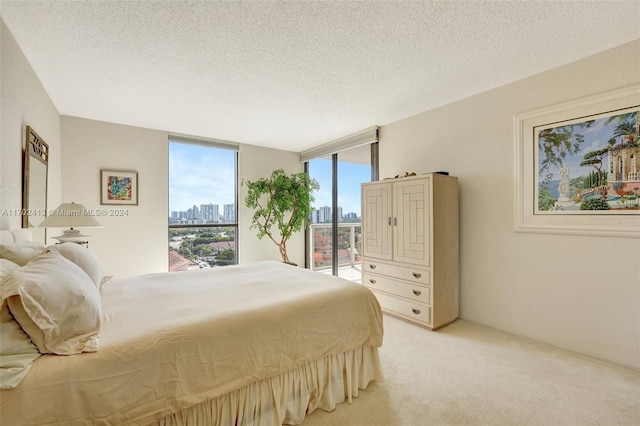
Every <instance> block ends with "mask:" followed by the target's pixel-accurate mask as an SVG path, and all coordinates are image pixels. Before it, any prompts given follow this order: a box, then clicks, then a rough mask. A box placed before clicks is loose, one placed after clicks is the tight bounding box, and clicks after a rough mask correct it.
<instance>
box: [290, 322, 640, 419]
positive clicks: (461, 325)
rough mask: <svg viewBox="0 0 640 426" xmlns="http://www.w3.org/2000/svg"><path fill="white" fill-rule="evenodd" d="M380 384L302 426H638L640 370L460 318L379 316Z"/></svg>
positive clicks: (313, 414)
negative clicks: (419, 322) (431, 322)
mask: <svg viewBox="0 0 640 426" xmlns="http://www.w3.org/2000/svg"><path fill="white" fill-rule="evenodd" d="M384 325H385V336H384V344H383V346H382V348H380V359H381V362H382V368H383V370H384V374H385V383H384V384H378V383H372V384H370V385H369V387H368V388H367V389H365V390H362V391H360V394H359V396H358V397H357V398H355V399H354V400H353V403H351V404H349V403H343V404H340V405H338V406H337V407H336V408H335V410H333V412H331V413H327V412H324V411H321V410H316V411H315V412H314V413H312V414H311V415H309V416H308V417H307V418H306V419H305V421H304V422H303V423H302V426H314V425H322V426H360V425H361V426H376V425H379V426H418V425H474V426H476V425H563V426H564V425H576V426H578V425H579V426H585V425H607V426H610V425H640V372H639V371H635V370H632V369H627V368H623V367H619V366H616V365H612V364H607V363H605V362H601V361H598V360H595V359H592V358H588V357H584V356H581V355H578V354H575V353H572V352H568V351H564V350H561V349H558V348H555V347H552V346H548V345H545V344H542V343H539V342H535V341H533V340H529V339H526V338H522V337H518V336H514V335H512V334H508V333H505V332H502V331H499V330H495V329H491V328H487V327H483V326H480V325H477V324H474V323H470V322H467V321H461V320H458V321H456V322H455V323H453V324H450V325H448V326H447V327H445V328H442V329H440V330H439V331H436V332H431V331H428V330H425V329H422V328H419V327H416V326H414V325H411V324H409V323H406V322H404V321H400V320H398V319H395V318H392V317H389V316H387V315H385V317H384Z"/></svg>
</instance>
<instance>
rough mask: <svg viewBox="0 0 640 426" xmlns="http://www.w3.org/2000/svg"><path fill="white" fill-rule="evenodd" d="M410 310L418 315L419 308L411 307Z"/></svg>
mask: <svg viewBox="0 0 640 426" xmlns="http://www.w3.org/2000/svg"><path fill="white" fill-rule="evenodd" d="M411 312H413V313H414V314H416V315H420V309H416V308H411Z"/></svg>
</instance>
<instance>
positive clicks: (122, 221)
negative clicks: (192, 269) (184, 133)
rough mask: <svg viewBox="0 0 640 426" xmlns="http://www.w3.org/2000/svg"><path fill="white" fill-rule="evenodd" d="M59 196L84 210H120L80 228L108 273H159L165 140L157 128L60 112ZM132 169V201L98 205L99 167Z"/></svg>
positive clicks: (164, 246) (163, 261)
mask: <svg viewBox="0 0 640 426" xmlns="http://www.w3.org/2000/svg"><path fill="white" fill-rule="evenodd" d="M62 140H63V144H62V148H63V157H62V166H63V174H62V188H63V190H62V196H63V200H64V201H65V202H71V201H73V202H76V203H81V204H83V205H84V206H85V207H86V208H87V209H90V210H97V209H105V208H106V210H107V212H108V211H109V210H120V211H123V212H124V213H126V216H101V217H96V219H97V220H98V221H99V222H100V224H101V225H102V226H103V227H102V228H97V229H96V228H86V229H84V231H85V233H87V234H90V235H91V238H90V239H89V241H90V242H89V244H90V249H91V251H93V252H94V253H96V255H97V256H98V257H99V258H100V259H101V260H102V262H103V263H104V265H105V272H106V273H107V274H108V275H115V276H130V275H137V274H145V273H151V272H164V271H166V270H167V263H168V234H167V224H168V219H167V218H168V207H167V206H168V200H167V194H168V176H167V167H168V145H167V134H166V132H162V131H159V130H150V129H143V128H139V127H132V126H123V125H119V124H113V123H105V122H101V121H94V120H87V119H83V118H76V117H68V116H62ZM101 169H111V170H134V171H137V172H138V205H137V206H103V205H100V170H101Z"/></svg>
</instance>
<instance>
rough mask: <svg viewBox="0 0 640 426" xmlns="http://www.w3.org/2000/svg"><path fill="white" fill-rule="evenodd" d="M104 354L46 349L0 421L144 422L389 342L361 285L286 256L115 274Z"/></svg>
mask: <svg viewBox="0 0 640 426" xmlns="http://www.w3.org/2000/svg"><path fill="white" fill-rule="evenodd" d="M102 293H103V315H104V318H103V328H102V331H101V336H100V349H99V351H98V352H96V353H83V354H79V355H72V356H56V355H45V356H42V357H40V358H39V359H38V360H37V361H36V362H35V363H34V365H33V368H32V370H31V371H30V372H29V374H28V375H27V377H26V378H25V379H24V381H23V382H22V383H21V384H20V386H19V387H18V388H16V389H13V390H3V391H2V393H1V394H0V400H1V407H0V408H1V411H0V413H1V414H0V422H1V423H2V424H7V425H8V424H54V423H55V424H64V423H66V424H85V423H92V424H121V423H125V422H133V423H144V422H148V421H152V420H153V419H159V418H162V417H165V416H167V415H169V414H171V413H174V412H177V411H180V410H183V409H185V408H187V407H190V406H193V405H195V404H198V403H201V402H203V401H205V400H209V399H213V398H215V397H218V396H220V395H222V394H225V393H227V392H229V391H231V390H234V389H238V388H241V387H243V386H246V385H247V384H250V383H253V382H256V381H259V380H262V379H265V378H269V377H273V376H277V375H278V374H281V373H283V372H285V371H288V370H291V369H292V368H296V367H298V366H300V365H303V364H305V363H308V362H311V361H315V360H318V359H320V358H322V357H325V356H328V355H332V354H338V353H341V352H345V351H349V350H353V349H356V348H359V347H362V346H372V347H378V346H380V345H381V344H382V334H383V329H382V315H381V312H380V307H379V305H378V302H377V301H376V298H375V297H374V296H373V294H372V293H371V292H370V291H369V290H367V289H366V288H365V287H364V286H361V285H358V284H355V283H351V282H348V281H345V280H342V279H339V278H336V277H332V276H328V275H324V274H319V273H316V272H312V271H308V270H305V269H302V268H296V267H292V266H289V265H285V264H281V263H278V262H257V263H253V264H247V265H243V266H231V267H225V268H218V269H211V270H201V271H189V272H174V273H166V274H151V275H144V276H139V277H133V278H127V279H119V280H113V281H112V282H110V283H108V284H107V285H106V286H105V287H104V288H103V290H102Z"/></svg>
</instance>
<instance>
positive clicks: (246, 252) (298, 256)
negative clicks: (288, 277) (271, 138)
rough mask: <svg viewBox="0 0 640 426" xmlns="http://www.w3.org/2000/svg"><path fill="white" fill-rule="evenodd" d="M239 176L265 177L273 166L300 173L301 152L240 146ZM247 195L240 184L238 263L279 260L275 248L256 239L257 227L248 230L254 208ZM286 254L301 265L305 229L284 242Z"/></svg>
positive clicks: (266, 239)
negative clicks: (248, 205)
mask: <svg viewBox="0 0 640 426" xmlns="http://www.w3.org/2000/svg"><path fill="white" fill-rule="evenodd" d="M238 155H239V163H240V164H239V175H240V179H243V178H244V179H247V180H256V179H259V178H262V177H268V176H269V175H271V172H272V171H273V170H275V169H279V168H281V169H284V171H285V172H287V173H300V172H302V171H303V165H302V163H301V162H300V154H298V153H294V152H288V151H281V150H277V149H269V148H262V147H259V146H254V145H241V146H240V151H239V154H238ZM246 196H247V188H246V187H244V186H240V188H239V193H238V210H239V214H238V233H239V242H238V244H239V251H238V253H239V255H240V258H239V261H240V263H244V262H251V261H255V260H278V261H282V257H280V252H279V251H278V247H276V245H275V244H274V243H273V242H272V241H271V240H270V239H269V237H264V238H262V240H259V239H258V237H256V233H257V230H256V229H249V227H250V226H251V218H252V217H253V210H250V209H248V208H247V207H246V206H245V204H244V198H245V197H246ZM287 254H288V255H289V260H290V261H291V262H294V263H297V264H298V265H299V266H304V232H303V231H301V232H299V233H297V234H296V235H294V236H292V237H291V239H290V240H289V242H288V243H287Z"/></svg>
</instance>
